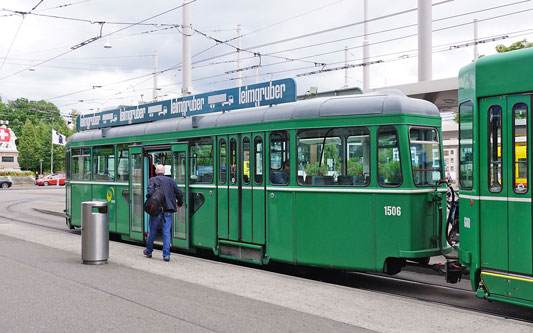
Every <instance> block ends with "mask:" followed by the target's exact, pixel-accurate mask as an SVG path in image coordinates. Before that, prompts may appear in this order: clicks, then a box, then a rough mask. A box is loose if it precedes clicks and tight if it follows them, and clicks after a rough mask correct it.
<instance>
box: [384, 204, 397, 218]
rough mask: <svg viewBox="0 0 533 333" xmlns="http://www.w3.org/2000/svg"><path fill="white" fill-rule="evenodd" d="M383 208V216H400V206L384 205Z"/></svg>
mask: <svg viewBox="0 0 533 333" xmlns="http://www.w3.org/2000/svg"><path fill="white" fill-rule="evenodd" d="M383 208H384V209H385V216H401V215H402V207H396V206H385V207H383Z"/></svg>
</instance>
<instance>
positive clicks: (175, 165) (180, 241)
mask: <svg viewBox="0 0 533 333" xmlns="http://www.w3.org/2000/svg"><path fill="white" fill-rule="evenodd" d="M171 150H172V177H173V179H174V181H175V182H176V184H178V187H179V189H180V190H181V191H182V192H183V206H182V207H181V209H178V211H177V212H176V213H175V214H173V224H172V242H171V243H172V246H176V247H179V248H182V249H189V247H190V227H189V209H188V207H189V177H188V176H187V175H188V170H187V166H188V163H187V161H188V154H187V144H186V143H180V144H175V145H172V148H171Z"/></svg>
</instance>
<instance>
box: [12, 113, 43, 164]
mask: <svg viewBox="0 0 533 333" xmlns="http://www.w3.org/2000/svg"><path fill="white" fill-rule="evenodd" d="M37 142H38V141H37V136H36V133H35V127H34V126H33V124H32V122H31V120H29V119H26V123H25V124H24V126H23V127H22V133H21V135H20V138H19V139H18V146H17V149H18V151H19V165H20V167H21V168H22V169H23V170H33V171H35V170H38V169H39V164H38V162H39V160H38V159H36V158H35V157H36V156H37V150H38V147H37V145H36V143H37ZM36 162H37V163H36Z"/></svg>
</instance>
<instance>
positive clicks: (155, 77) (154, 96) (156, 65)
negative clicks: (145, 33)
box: [153, 51, 158, 102]
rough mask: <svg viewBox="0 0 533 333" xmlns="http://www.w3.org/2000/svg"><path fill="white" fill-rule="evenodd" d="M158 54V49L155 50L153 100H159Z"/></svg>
mask: <svg viewBox="0 0 533 333" xmlns="http://www.w3.org/2000/svg"><path fill="white" fill-rule="evenodd" d="M157 62H158V56H157V51H154V93H153V101H154V102H157V98H158V96H157V71H158V69H157V67H158V63H157Z"/></svg>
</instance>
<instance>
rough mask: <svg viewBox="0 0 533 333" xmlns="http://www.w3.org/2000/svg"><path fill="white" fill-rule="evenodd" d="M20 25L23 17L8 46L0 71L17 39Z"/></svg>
mask: <svg viewBox="0 0 533 333" xmlns="http://www.w3.org/2000/svg"><path fill="white" fill-rule="evenodd" d="M22 23H24V16H23V17H22V20H21V21H20V24H19V26H18V28H17V32H15V36H13V39H12V40H11V44H9V47H8V49H7V52H6V55H5V56H4V59H3V60H2V64H1V65H0V71H2V68H4V64H5V62H6V59H7V57H8V56H9V53H10V52H11V48H12V47H13V44H14V43H15V40H16V39H17V36H18V34H19V32H20V28H21V27H22Z"/></svg>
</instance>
